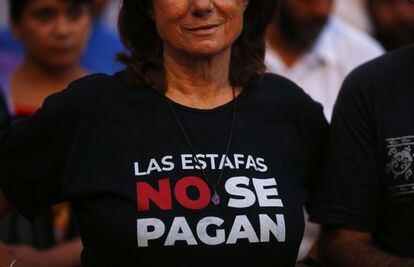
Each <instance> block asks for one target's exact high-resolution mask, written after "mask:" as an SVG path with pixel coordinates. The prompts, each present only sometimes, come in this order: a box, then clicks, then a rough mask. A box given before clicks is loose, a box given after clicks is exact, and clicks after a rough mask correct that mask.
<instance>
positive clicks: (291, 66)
mask: <svg viewBox="0 0 414 267" xmlns="http://www.w3.org/2000/svg"><path fill="white" fill-rule="evenodd" d="M333 3H334V1H333V0H306V1H305V0H285V1H281V4H280V7H279V15H278V16H276V17H275V19H274V21H273V23H271V24H270V26H269V28H268V31H267V54H266V66H267V69H268V71H269V72H273V73H277V74H280V75H282V76H285V77H287V78H289V79H291V80H292V81H294V82H296V83H297V84H298V85H299V86H301V87H302V88H303V90H305V92H306V93H307V94H309V95H310V96H311V97H312V98H313V99H314V100H316V101H318V102H320V103H321V104H322V105H323V107H324V113H325V116H326V118H327V119H328V120H329V119H330V118H331V115H332V108H333V105H334V103H335V100H336V96H337V94H338V91H339V88H340V87H341V84H342V81H343V79H344V78H345V76H346V75H347V74H348V73H349V72H350V71H351V70H352V69H354V68H355V67H356V66H358V65H360V64H361V63H363V62H365V61H368V60H369V59H372V58H375V57H377V56H379V55H381V54H382V53H383V52H384V50H383V49H382V47H381V46H380V45H379V44H378V43H377V42H376V41H375V40H374V39H372V38H371V37H370V36H368V35H367V34H365V33H364V32H361V31H359V30H358V29H356V28H354V27H352V26H351V25H349V24H347V23H346V22H344V21H342V20H340V19H339V18H338V17H336V16H335V15H333V14H332V7H333Z"/></svg>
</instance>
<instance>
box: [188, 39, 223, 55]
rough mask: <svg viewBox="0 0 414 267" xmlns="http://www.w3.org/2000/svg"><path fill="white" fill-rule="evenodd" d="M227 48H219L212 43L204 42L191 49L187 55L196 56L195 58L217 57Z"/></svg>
mask: <svg viewBox="0 0 414 267" xmlns="http://www.w3.org/2000/svg"><path fill="white" fill-rule="evenodd" d="M227 48H228V47H224V46H219V45H217V44H214V43H209V42H204V43H202V44H200V45H198V46H196V47H194V49H191V50H190V51H189V52H190V53H189V54H191V55H193V56H196V57H201V58H205V57H209V58H210V57H214V56H215V55H218V54H220V53H222V52H224V51H226V50H227Z"/></svg>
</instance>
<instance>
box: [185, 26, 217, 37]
mask: <svg viewBox="0 0 414 267" xmlns="http://www.w3.org/2000/svg"><path fill="white" fill-rule="evenodd" d="M220 26H221V24H206V25H200V26H194V27H186V28H185V30H186V31H188V32H191V33H193V34H195V35H211V34H213V33H215V32H216V31H217V30H218V28H219V27H220Z"/></svg>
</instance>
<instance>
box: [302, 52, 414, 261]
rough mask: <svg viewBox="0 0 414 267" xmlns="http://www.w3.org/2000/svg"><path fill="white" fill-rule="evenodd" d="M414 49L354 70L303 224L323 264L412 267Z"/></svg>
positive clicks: (344, 89) (338, 108)
mask: <svg viewBox="0 0 414 267" xmlns="http://www.w3.org/2000/svg"><path fill="white" fill-rule="evenodd" d="M413 69H414V46H412V45H411V46H409V47H406V48H402V49H399V50H396V51H393V52H390V53H388V54H387V55H385V56H383V57H380V58H378V59H375V60H373V61H371V62H369V63H367V64H365V65H363V66H361V67H359V68H357V69H356V70H355V71H353V72H352V73H351V74H350V75H349V77H348V78H347V79H346V81H345V82H344V85H343V87H342V89H341V92H340V94H339V96H338V101H337V103H336V105H335V110H334V115H333V119H332V124H331V130H330V138H329V144H328V150H327V153H326V162H325V168H324V169H325V171H324V175H322V178H321V181H320V183H319V189H318V190H317V194H316V198H315V201H314V203H313V210H312V212H311V217H310V220H312V221H315V222H317V223H319V224H321V225H323V227H322V235H321V240H320V246H319V251H320V259H321V260H322V264H323V265H322V266H330V267H350V266H352V267H414V231H413V225H414V151H413V144H414V123H413V114H414V106H413V104H412V103H413V101H414V90H413V84H414V76H413V73H412V72H413Z"/></svg>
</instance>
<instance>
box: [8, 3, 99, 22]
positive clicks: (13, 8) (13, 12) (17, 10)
mask: <svg viewBox="0 0 414 267" xmlns="http://www.w3.org/2000/svg"><path fill="white" fill-rule="evenodd" d="M30 1H33V0H9V14H10V18H11V20H12V21H13V22H18V21H19V20H20V18H21V16H22V13H23V10H24V8H25V7H26V6H27V4H29V2H30ZM62 1H67V2H69V3H74V4H79V5H81V4H87V5H91V4H92V0H62Z"/></svg>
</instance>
